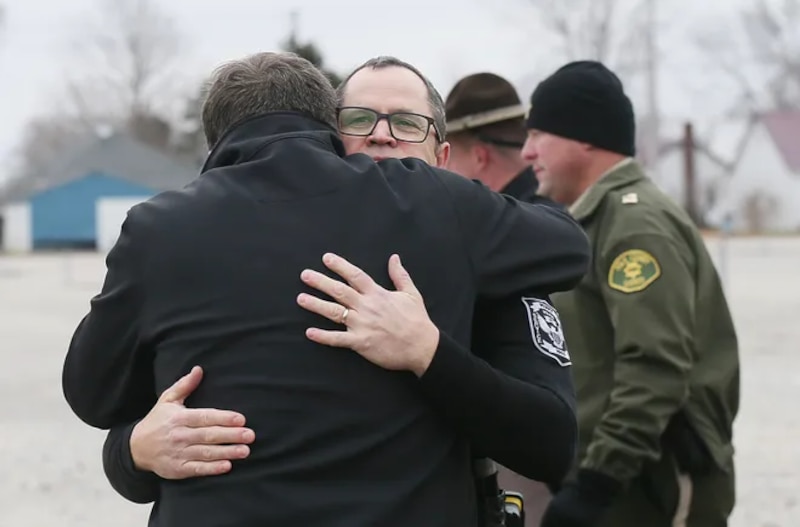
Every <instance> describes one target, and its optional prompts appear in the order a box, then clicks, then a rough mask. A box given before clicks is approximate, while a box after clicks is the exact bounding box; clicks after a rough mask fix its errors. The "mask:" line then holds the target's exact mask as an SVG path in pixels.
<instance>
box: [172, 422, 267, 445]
mask: <svg viewBox="0 0 800 527" xmlns="http://www.w3.org/2000/svg"><path fill="white" fill-rule="evenodd" d="M172 437H173V440H174V441H175V442H176V444H181V445H238V444H241V445H249V444H250V443H252V442H253V441H255V439H256V434H255V432H253V431H252V430H250V429H249V428H230V427H227V426H207V427H203V428H190V427H183V428H180V429H177V430H176V431H175V432H174V433H173V435H172Z"/></svg>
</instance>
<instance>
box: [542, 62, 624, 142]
mask: <svg viewBox="0 0 800 527" xmlns="http://www.w3.org/2000/svg"><path fill="white" fill-rule="evenodd" d="M527 126H528V128H535V129H536V130H541V131H542V132H547V133H551V134H554V135H558V136H561V137H566V138H568V139H574V140H575V141H580V142H583V143H589V144H591V145H593V146H596V147H597V148H602V149H604V150H609V151H611V152H617V153H620V154H623V155H626V156H631V157H633V156H634V155H635V154H636V122H635V119H634V115H633V105H632V104H631V101H630V99H628V97H627V96H626V95H625V92H624V90H623V88H622V82H621V81H620V80H619V78H618V77H617V76H616V75H615V74H614V73H613V72H612V71H611V70H609V69H608V68H606V67H605V66H604V65H603V64H601V63H600V62H596V61H590V60H581V61H577V62H570V63H569V64H567V65H566V66H562V67H561V68H559V69H558V70H556V72H555V73H553V74H552V75H551V76H550V77H548V78H546V79H545V80H543V81H542V82H541V83H539V85H538V86H537V87H536V89H535V90H534V91H533V94H532V95H531V108H530V112H529V113H528V120H527Z"/></svg>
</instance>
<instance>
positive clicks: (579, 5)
mask: <svg viewBox="0 0 800 527" xmlns="http://www.w3.org/2000/svg"><path fill="white" fill-rule="evenodd" d="M527 3H528V5H529V6H531V7H533V8H534V12H535V15H536V16H537V18H538V19H539V22H540V23H541V25H542V26H543V29H544V31H545V33H546V34H548V35H549V36H550V37H553V38H554V40H555V51H556V53H555V54H554V57H555V58H557V59H558V60H559V62H560V63H563V62H569V61H575V60H587V59H588V60H598V61H600V62H602V63H604V64H606V65H607V66H609V67H610V68H611V69H612V70H614V72H615V73H616V74H617V75H618V76H619V77H620V78H621V79H622V81H623V83H624V84H625V85H626V87H627V88H628V91H629V92H634V93H636V95H638V97H637V96H636V95H633V98H634V99H638V101H637V103H638V104H636V106H637V107H638V108H642V111H640V112H637V113H638V114H639V116H640V117H639V121H640V122H639V127H638V131H639V134H638V135H639V137H638V141H637V142H638V143H640V145H641V147H642V148H640V149H639V151H640V154H641V155H640V158H641V160H642V161H643V162H644V163H645V164H647V165H648V166H650V168H651V171H652V170H655V168H656V163H655V161H656V159H657V157H658V152H659V151H660V149H661V148H660V147H661V143H662V140H661V137H660V134H661V127H660V111H659V107H658V95H657V90H656V87H657V84H658V80H657V71H658V67H657V62H658V59H659V52H658V48H657V42H656V35H657V34H658V33H659V30H660V29H662V26H663V23H661V22H660V21H659V20H657V18H656V17H655V3H656V2H655V0H646V1H637V0H527ZM637 88H639V89H637ZM654 175H655V174H654Z"/></svg>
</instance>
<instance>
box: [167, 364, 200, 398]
mask: <svg viewBox="0 0 800 527" xmlns="http://www.w3.org/2000/svg"><path fill="white" fill-rule="evenodd" d="M202 380H203V368H201V367H200V366H195V367H194V368H192V371H190V372H189V373H187V374H186V375H184V376H183V377H181V378H180V379H178V380H177V381H175V383H174V384H173V385H172V386H170V387H169V388H167V389H166V390H164V392H163V393H162V394H161V397H159V398H158V400H159V402H168V403H179V404H183V402H184V401H185V400H186V398H187V397H189V396H190V395H191V394H192V392H193V391H195V390H196V389H197V387H198V386H200V381H202Z"/></svg>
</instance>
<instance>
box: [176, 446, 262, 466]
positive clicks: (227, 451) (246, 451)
mask: <svg viewBox="0 0 800 527" xmlns="http://www.w3.org/2000/svg"><path fill="white" fill-rule="evenodd" d="M249 455H250V447H248V446H247V445H190V446H188V447H186V448H185V449H184V450H183V451H182V452H181V457H183V458H185V459H186V461H185V462H184V463H191V462H195V461H205V462H210V461H226V460H227V461H233V460H236V459H244V458H246V457H247V456H249Z"/></svg>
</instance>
